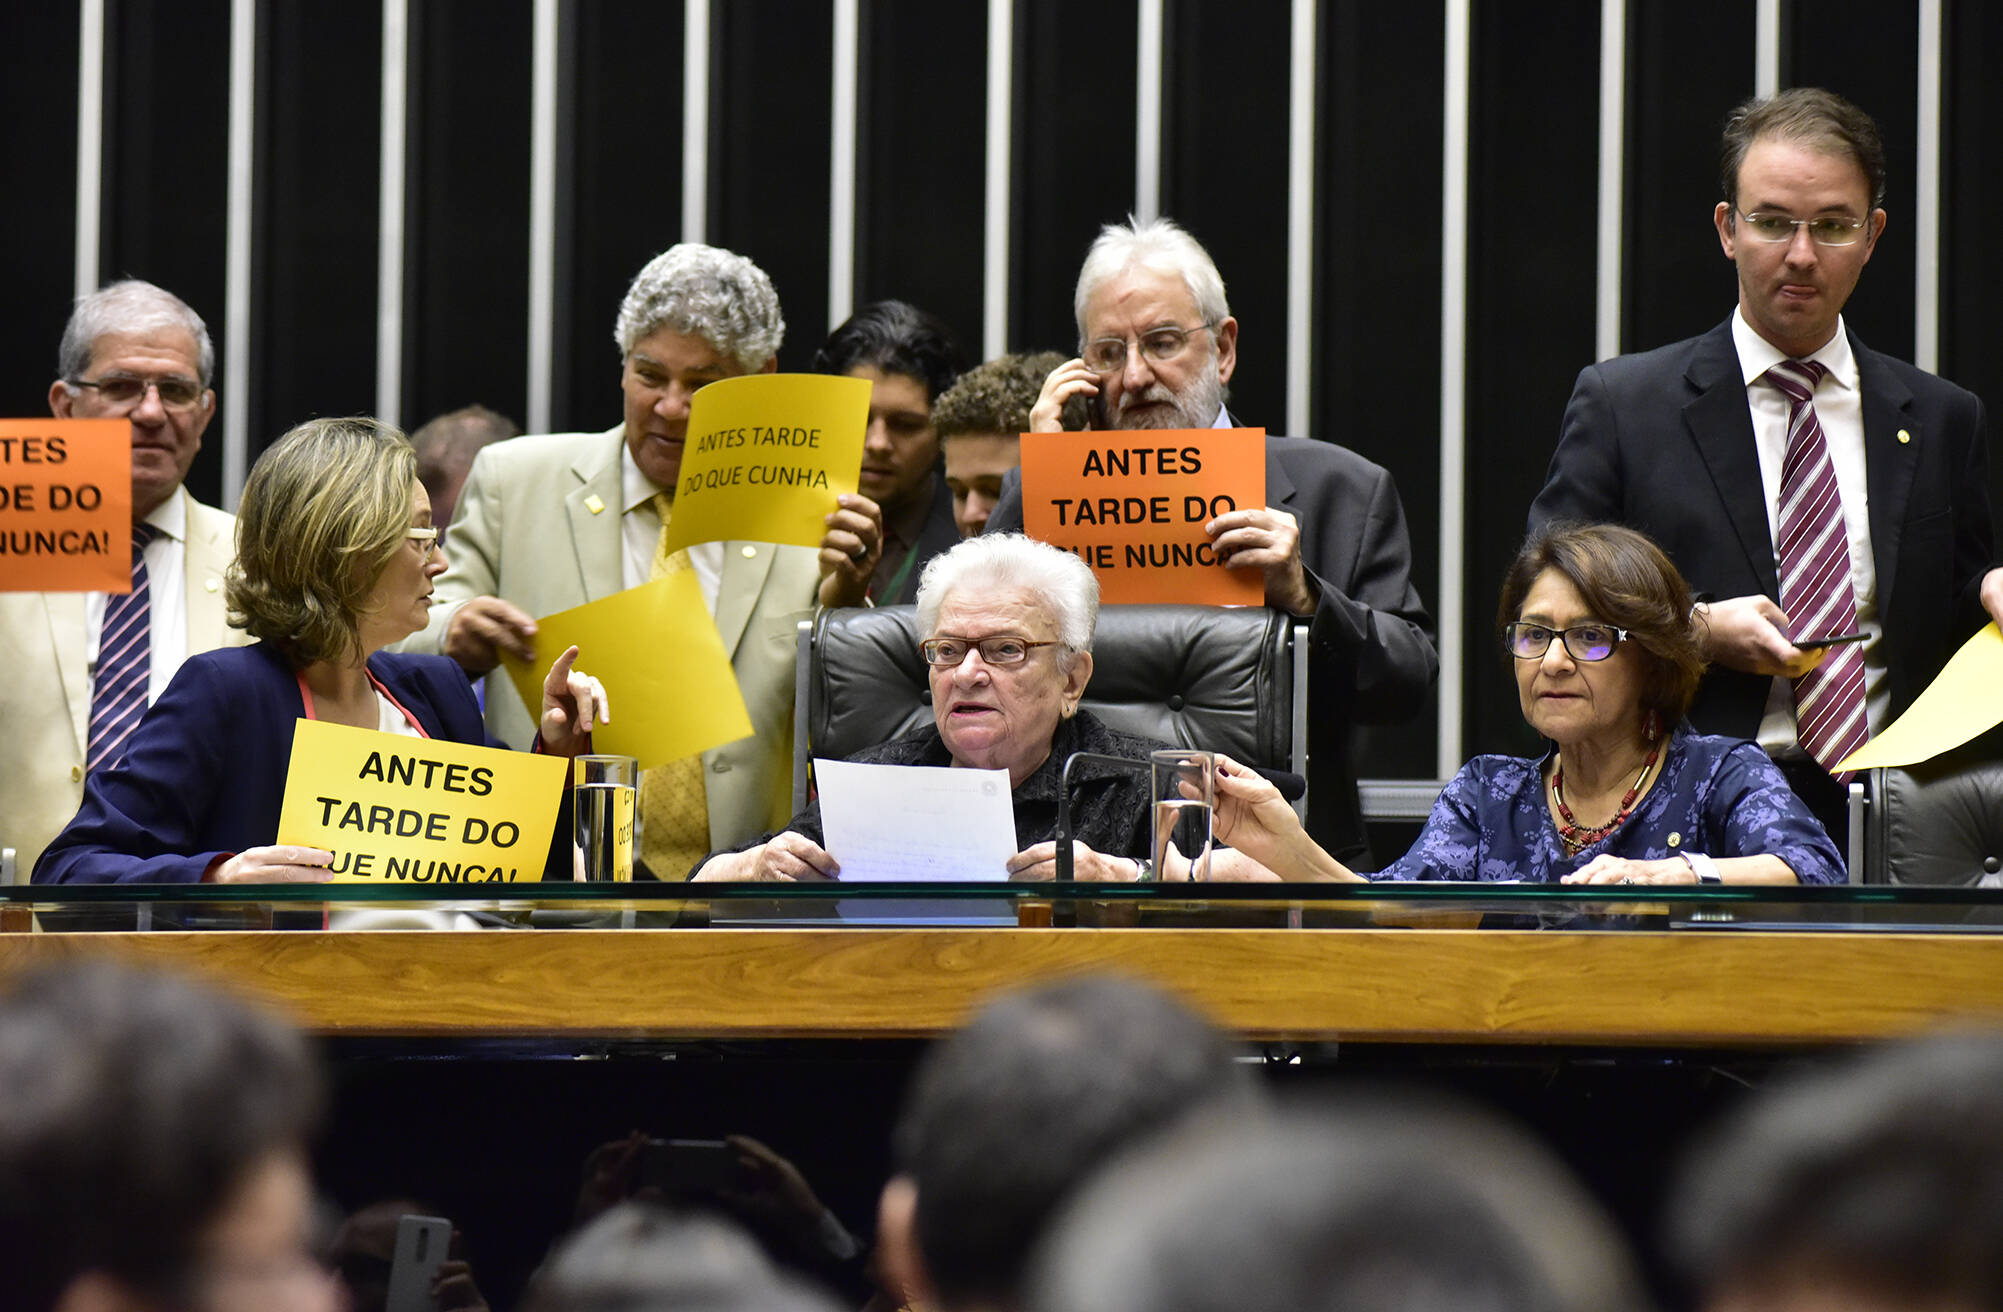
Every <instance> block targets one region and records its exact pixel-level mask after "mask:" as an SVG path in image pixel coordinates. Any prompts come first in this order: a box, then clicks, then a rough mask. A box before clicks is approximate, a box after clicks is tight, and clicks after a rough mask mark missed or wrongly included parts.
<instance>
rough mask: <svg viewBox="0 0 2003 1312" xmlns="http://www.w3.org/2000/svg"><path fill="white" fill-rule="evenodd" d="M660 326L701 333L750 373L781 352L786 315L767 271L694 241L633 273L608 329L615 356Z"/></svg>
mask: <svg viewBox="0 0 2003 1312" xmlns="http://www.w3.org/2000/svg"><path fill="white" fill-rule="evenodd" d="M661 328H672V329H673V330H674V331H676V332H678V333H687V334H689V335H690V336H693V337H700V338H702V339H703V340H704V341H706V342H708V343H709V344H710V345H711V346H713V347H715V348H716V349H717V350H718V351H719V352H721V353H722V354H724V355H727V356H729V357H731V358H732V359H733V360H736V361H737V363H738V364H739V365H740V366H742V367H743V369H744V371H745V372H746V373H755V372H757V371H758V370H760V369H762V368H764V367H765V362H766V361H767V360H770V359H771V358H772V357H773V356H774V355H777V354H778V353H779V343H780V342H781V341H783V340H785V337H786V320H785V319H784V318H783V317H781V315H780V313H779V294H778V293H777V292H775V291H773V290H772V280H771V279H770V278H768V277H766V276H765V271H764V270H763V269H761V268H759V267H758V266H757V265H755V264H753V263H752V262H751V261H750V260H747V259H745V258H744V257H743V256H742V255H739V254H737V253H735V252H733V251H727V250H724V249H722V248H721V247H718V246H704V245H702V244H701V243H700V242H692V241H685V242H682V243H680V244H679V245H675V246H670V247H669V248H668V249H667V250H665V251H662V252H661V253H660V254H659V255H656V256H655V257H654V258H653V259H651V260H649V261H647V267H646V268H644V269H642V270H640V272H639V274H638V275H637V276H635V277H634V279H633V285H632V286H631V287H628V288H627V289H626V299H625V301H623V302H622V303H621V304H620V306H619V322H618V324H617V325H616V326H615V327H614V328H613V330H612V336H613V338H614V340H616V341H617V342H618V343H619V355H620V357H621V358H622V359H623V358H624V357H626V356H628V355H631V354H632V353H633V348H634V346H636V345H637V344H638V343H639V341H640V339H641V338H642V337H645V336H647V335H648V334H649V333H652V332H655V331H658V330H659V329H661Z"/></svg>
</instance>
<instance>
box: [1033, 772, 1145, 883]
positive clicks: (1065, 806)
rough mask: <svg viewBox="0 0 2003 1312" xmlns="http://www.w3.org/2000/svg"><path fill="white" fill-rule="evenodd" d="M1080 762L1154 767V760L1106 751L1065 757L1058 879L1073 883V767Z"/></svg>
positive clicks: (1060, 797) (1059, 796)
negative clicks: (1106, 752)
mask: <svg viewBox="0 0 2003 1312" xmlns="http://www.w3.org/2000/svg"><path fill="white" fill-rule="evenodd" d="M1080 761H1091V762H1093V763H1094V764H1097V765H1112V766H1119V767H1122V768H1124V769H1130V770H1151V769H1152V768H1153V762H1151V761H1143V760H1138V759H1136V758H1134V757H1131V756H1108V755H1106V754H1105V753H1104V752H1073V753H1071V755H1069V756H1067V757H1065V758H1064V769H1063V771H1062V772H1061V773H1060V774H1059V775H1058V776H1057V833H1056V839H1057V882H1058V883H1060V884H1068V883H1070V882H1071V767H1072V766H1074V765H1076V764H1078V762H1080Z"/></svg>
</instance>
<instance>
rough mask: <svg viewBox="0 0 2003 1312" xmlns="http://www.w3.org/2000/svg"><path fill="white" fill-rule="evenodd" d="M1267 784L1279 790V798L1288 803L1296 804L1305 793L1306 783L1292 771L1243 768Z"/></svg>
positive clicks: (1261, 767) (1254, 766) (1262, 767)
mask: <svg viewBox="0 0 2003 1312" xmlns="http://www.w3.org/2000/svg"><path fill="white" fill-rule="evenodd" d="M1245 768H1246V769H1248V770H1250V771H1251V772H1252V773H1253V774H1256V775H1258V776H1259V777H1260V778H1261V779H1264V780H1265V781H1266V782H1267V783H1269V784H1271V785H1272V786H1273V787H1275V788H1277V789H1279V790H1280V796H1281V797H1282V798H1283V799H1284V800H1286V801H1289V802H1298V801H1300V800H1301V798H1302V797H1303V796H1304V795H1305V794H1306V793H1307V790H1308V781H1307V780H1306V779H1303V778H1302V777H1301V776H1299V775H1297V774H1295V773H1294V772H1293V771H1292V770H1268V769H1266V768H1265V767H1264V766H1259V765H1250V766H1247V767H1245Z"/></svg>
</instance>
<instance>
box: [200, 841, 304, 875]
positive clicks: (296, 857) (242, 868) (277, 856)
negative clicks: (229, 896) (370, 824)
mask: <svg viewBox="0 0 2003 1312" xmlns="http://www.w3.org/2000/svg"><path fill="white" fill-rule="evenodd" d="M333 860H334V854H333V853H332V852H329V851H328V850H327V849H326V848H324V847H296V846H294V845H292V844H290V843H279V844H275V845H273V846H270V847H252V848H246V849H245V850H243V851H241V852H238V853H237V854H236V855H235V856H233V857H231V858H230V859H229V860H227V861H225V862H223V863H222V864H221V865H219V866H217V867H216V868H215V869H214V870H212V871H210V872H209V876H208V879H209V882H210V883H215V884H320V883H325V882H326V881H327V880H329V879H332V878H333V875H332V874H331V873H330V872H329V871H328V869H327V867H328V866H329V865H331V864H332V863H333Z"/></svg>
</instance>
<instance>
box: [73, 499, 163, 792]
mask: <svg viewBox="0 0 2003 1312" xmlns="http://www.w3.org/2000/svg"><path fill="white" fill-rule="evenodd" d="M158 536H160V530H159V529H157V528H154V527H153V526H152V525H151V524H134V525H133V526H132V591H130V592H125V593H113V594H112V595H111V596H110V597H109V598H107V599H106V601H105V606H104V629H103V631H102V632H101V634H100V635H99V637H98V640H97V681H96V685H95V686H94V687H93V688H92V690H91V695H90V746H89V752H88V754H87V756H86V759H87V760H88V761H89V763H90V768H91V769H93V770H101V769H103V768H104V767H105V766H108V765H116V764H118V758H119V757H121V756H123V755H125V740H126V738H127V737H129V736H130V735H131V733H132V729H133V726H134V725H136V724H138V723H139V717H140V716H141V715H144V714H145V713H146V692H147V689H148V687H149V686H150V685H151V682H152V678H153V641H152V629H153V605H152V590H151V589H150V588H148V587H147V584H146V554H145V553H146V544H147V543H149V542H151V541H152V540H153V539H154V538H156V537H158Z"/></svg>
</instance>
